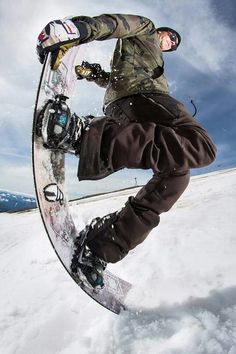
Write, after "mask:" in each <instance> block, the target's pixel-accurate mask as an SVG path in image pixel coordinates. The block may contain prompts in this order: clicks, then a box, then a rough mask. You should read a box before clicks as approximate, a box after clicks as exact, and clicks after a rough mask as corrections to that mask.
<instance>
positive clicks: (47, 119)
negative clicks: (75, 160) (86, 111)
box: [37, 95, 93, 155]
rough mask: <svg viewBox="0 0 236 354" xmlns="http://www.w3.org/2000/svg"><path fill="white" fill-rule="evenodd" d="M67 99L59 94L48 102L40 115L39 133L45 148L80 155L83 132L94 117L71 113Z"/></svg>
mask: <svg viewBox="0 0 236 354" xmlns="http://www.w3.org/2000/svg"><path fill="white" fill-rule="evenodd" d="M66 99H67V97H66V96H63V95H58V96H56V97H55V100H49V101H48V102H47V103H46V105H45V106H44V108H43V109H42V111H41V113H40V115H39V120H38V124H37V133H38V135H40V136H42V138H43V141H44V147H45V148H47V149H51V150H60V151H62V152H69V153H72V154H75V155H79V151H80V142H81V134H82V132H83V130H84V129H88V126H89V123H90V121H91V119H92V118H93V117H92V116H87V117H82V118H80V117H79V116H77V115H76V114H75V113H73V114H71V112H70V109H69V107H68V106H67V104H66Z"/></svg>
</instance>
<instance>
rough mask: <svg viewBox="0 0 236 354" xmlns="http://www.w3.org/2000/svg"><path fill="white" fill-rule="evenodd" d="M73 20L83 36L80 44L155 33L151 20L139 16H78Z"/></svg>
mask: <svg viewBox="0 0 236 354" xmlns="http://www.w3.org/2000/svg"><path fill="white" fill-rule="evenodd" d="M71 20H72V22H73V23H74V24H75V25H76V27H77V28H78V29H79V31H80V32H81V33H82V34H83V35H82V37H83V38H81V41H80V44H83V43H88V42H91V41H93V40H100V41H102V40H107V39H112V38H129V37H135V36H142V35H147V34H148V33H153V32H154V31H155V27H154V24H153V23H152V21H151V20H149V19H148V18H146V17H142V16H137V15H120V14H117V15H108V14H104V15H100V16H96V17H87V16H78V17H74V18H72V19H71Z"/></svg>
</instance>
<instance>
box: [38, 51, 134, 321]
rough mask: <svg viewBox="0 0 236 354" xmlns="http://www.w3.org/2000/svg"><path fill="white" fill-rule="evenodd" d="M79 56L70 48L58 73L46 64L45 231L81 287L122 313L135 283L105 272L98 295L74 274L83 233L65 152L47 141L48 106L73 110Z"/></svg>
mask: <svg viewBox="0 0 236 354" xmlns="http://www.w3.org/2000/svg"><path fill="white" fill-rule="evenodd" d="M77 53H78V48H77V47H75V48H72V49H70V50H69V51H68V52H67V53H66V55H65V57H64V58H63V61H62V63H61V65H60V66H59V68H58V69H57V70H55V71H53V70H51V67H50V60H51V57H50V53H49V54H48V56H47V59H46V60H45V63H44V65H43V70H42V74H41V78H40V83H39V88H38V92H37V98H36V104H35V112H34V121H33V137H32V162H33V175H34V185H35V191H36V197H37V202H38V207H39V210H40V214H41V217H42V221H43V223H44V226H45V230H46V232H47V235H48V237H49V240H50V242H51V245H52V247H53V248H54V250H55V252H56V254H57V256H58V258H59V260H60V261H61V263H62V265H63V266H64V268H65V269H66V271H67V272H68V273H69V275H70V276H71V277H72V279H73V280H74V281H75V282H76V283H77V284H78V286H79V287H80V288H81V289H82V290H83V291H85V292H86V293H87V294H88V295H89V296H90V297H91V298H92V299H93V300H95V301H97V302H98V303H99V304H101V305H102V306H104V307H106V308H107V309H109V310H110V311H112V312H114V313H117V314H118V313H120V311H121V310H123V309H125V305H124V301H125V297H126V295H127V293H128V291H129V290H130V288H131V284H129V283H128V282H126V281H124V280H122V279H120V278H119V277H117V276H116V275H114V274H112V273H111V272H109V271H107V270H106V271H105V272H104V279H105V287H104V288H103V289H102V290H100V291H99V292H96V291H94V290H93V289H90V288H88V287H86V286H85V285H84V284H83V282H81V279H80V278H79V277H78V276H76V275H75V274H73V273H72V271H71V260H72V256H73V253H74V241H75V239H76V238H77V237H79V232H80V231H81V230H77V228H76V226H75V224H74V221H73V219H72V216H71V214H70V210H69V206H68V200H67V193H66V189H65V157H64V153H63V151H60V150H57V149H48V148H47V146H45V144H44V139H43V138H45V137H43V134H45V131H46V130H45V127H44V121H43V118H42V116H43V114H44V113H45V109H47V106H48V105H49V104H50V103H52V102H53V101H55V100H56V99H57V97H66V102H67V106H68V109H70V107H71V97H72V94H73V92H74V87H75V82H76V75H75V72H74V67H75V61H76V56H77Z"/></svg>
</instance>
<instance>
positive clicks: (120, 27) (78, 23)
mask: <svg viewBox="0 0 236 354" xmlns="http://www.w3.org/2000/svg"><path fill="white" fill-rule="evenodd" d="M154 31H155V27H154V24H153V23H152V21H151V20H149V19H148V18H146V17H142V16H136V15H119V14H117V15H100V16H96V17H88V16H77V17H72V18H66V19H63V20H57V21H51V22H49V23H48V24H47V26H46V27H45V28H44V29H43V30H42V32H41V33H40V35H39V37H38V45H37V52H38V56H39V60H40V62H41V63H43V61H44V58H45V56H46V54H47V53H48V52H52V54H53V55H52V62H51V66H52V69H57V68H58V66H59V65H60V62H61V60H62V57H63V55H64V54H65V53H66V52H67V50H68V49H69V48H71V47H73V46H76V45H79V44H83V43H88V42H91V41H93V40H99V41H102V40H106V39H112V38H129V37H134V36H142V35H147V34H149V33H150V34H152V33H153V32H154Z"/></svg>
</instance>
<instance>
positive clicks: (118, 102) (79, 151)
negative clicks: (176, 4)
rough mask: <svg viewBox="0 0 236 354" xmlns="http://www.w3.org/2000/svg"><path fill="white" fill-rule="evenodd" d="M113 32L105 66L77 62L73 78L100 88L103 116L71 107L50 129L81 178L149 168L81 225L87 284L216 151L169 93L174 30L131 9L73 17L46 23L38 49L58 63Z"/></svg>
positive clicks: (176, 39)
mask: <svg viewBox="0 0 236 354" xmlns="http://www.w3.org/2000/svg"><path fill="white" fill-rule="evenodd" d="M113 38H117V39H118V41H117V43H116V47H115V51H114V55H113V60H112V63H111V72H110V73H108V72H106V71H104V70H103V69H102V68H101V66H100V65H99V64H90V63H87V62H83V63H82V65H78V66H76V74H77V76H78V78H79V79H83V78H86V79H87V80H89V81H94V82H95V83H96V84H98V85H99V86H101V87H106V93H105V98H104V113H105V115H104V117H97V118H95V117H91V116H88V117H85V118H80V117H78V116H76V115H75V114H74V115H71V122H70V125H69V128H68V126H67V128H65V129H64V130H62V132H60V133H56V132H55V131H54V130H53V129H51V130H50V131H48V136H49V137H50V138H51V140H53V139H54V138H55V139H54V141H55V140H56V141H57V142H58V148H60V149H62V150H64V151H69V150H70V151H71V150H73V151H74V153H75V155H77V156H79V159H80V160H79V168H78V178H79V180H97V179H101V178H104V177H106V176H108V175H110V174H111V173H113V172H115V171H118V170H120V169H122V168H125V167H126V168H140V169H152V170H153V173H154V174H153V177H152V178H151V180H150V181H149V182H148V183H147V184H146V185H145V186H144V187H143V188H141V189H140V191H139V192H138V194H137V195H136V196H135V197H130V198H129V199H128V201H127V202H126V204H125V206H124V207H123V209H122V210H121V211H119V212H114V213H112V214H109V215H106V216H105V217H103V218H96V219H94V220H93V221H92V223H91V224H90V225H88V226H87V227H86V228H85V230H83V231H82V232H81V237H80V242H79V243H78V245H75V246H76V247H77V249H76V250H75V254H74V257H73V260H72V266H71V267H72V271H73V272H75V273H78V274H79V275H80V276H81V277H85V278H86V280H87V281H88V282H89V284H91V286H93V287H99V286H100V287H102V286H103V271H104V269H105V267H106V264H107V263H108V262H111V263H115V262H118V261H120V260H121V259H122V258H124V257H125V256H126V255H127V254H128V252H129V251H130V250H131V249H133V248H135V247H136V246H137V245H138V244H140V243H141V242H143V241H144V240H145V238H146V237H147V235H148V234H149V233H150V231H151V230H152V229H153V228H154V227H156V226H157V225H158V224H159V221H160V214H161V213H163V212H166V211H168V210H169V209H170V208H171V207H172V206H173V205H174V203H175V202H176V201H177V200H178V199H179V197H180V196H181V194H182V193H183V192H184V190H185V189H186V187H187V185H188V183H189V178H190V177H189V176H190V173H189V170H190V169H191V168H198V167H203V166H206V165H209V164H210V163H212V162H213V161H214V159H215V155H216V148H215V146H214V144H213V143H212V141H211V139H210V137H209V135H208V133H207V132H206V131H205V130H204V129H203V128H202V127H201V126H200V124H199V123H198V122H197V121H196V120H195V119H194V118H193V117H192V116H191V114H190V113H188V112H187V110H186V109H185V107H184V106H183V104H182V103H180V102H178V101H177V100H175V99H174V98H172V97H171V96H170V95H169V90H168V84H167V81H166V78H165V75H164V61H163V55H162V53H163V52H172V51H174V50H176V49H177V48H178V46H179V45H180V42H181V36H180V35H179V33H178V32H177V31H176V30H174V29H172V28H169V27H159V28H156V27H155V26H154V24H153V23H152V21H151V20H149V19H147V18H145V17H141V16H136V15H121V14H116V15H113V14H112V15H111V14H109V15H108V14H105V15H100V16H97V17H88V16H77V17H72V18H66V19H63V20H56V21H52V22H50V23H49V24H48V25H47V26H46V27H45V28H44V30H43V31H42V32H41V34H40V35H39V37H38V46H37V51H38V54H39V58H40V61H41V62H43V60H44V57H45V55H46V54H47V53H48V52H51V53H52V60H51V66H52V68H53V69H57V68H58V67H59V65H60V62H61V60H62V57H63V55H64V54H65V52H66V51H67V50H68V49H69V48H71V47H72V46H77V45H82V44H84V43H88V42H91V41H94V40H99V41H103V40H108V39H113ZM46 143H47V142H46ZM52 147H53V148H55V144H53V146H52ZM49 148H50V144H49ZM81 239H83V240H84V242H83V244H82V246H81Z"/></svg>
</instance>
